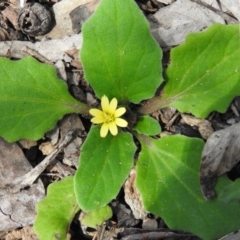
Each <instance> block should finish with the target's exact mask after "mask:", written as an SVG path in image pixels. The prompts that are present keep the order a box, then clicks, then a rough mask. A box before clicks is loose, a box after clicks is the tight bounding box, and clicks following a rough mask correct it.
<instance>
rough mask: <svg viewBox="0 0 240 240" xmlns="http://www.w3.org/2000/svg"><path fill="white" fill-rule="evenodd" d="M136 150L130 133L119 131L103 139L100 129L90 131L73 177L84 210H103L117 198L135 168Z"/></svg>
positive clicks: (80, 204)
mask: <svg viewBox="0 0 240 240" xmlns="http://www.w3.org/2000/svg"><path fill="white" fill-rule="evenodd" d="M135 151H136V146H135V145H134V142H133V139H132V136H131V134H129V133H123V132H120V133H119V134H118V135H117V136H112V135H111V134H108V135H107V136H106V137H105V138H101V137H100V127H99V126H94V127H92V128H91V130H90V132H89V133H88V137H87V139H86V141H85V142H84V144H83V146H82V149H81V155H80V160H79V167H78V169H77V172H76V174H75V178H74V188H75V194H76V198H77V202H78V204H79V206H80V208H81V209H82V210H83V211H85V212H88V211H92V210H95V209H98V208H100V207H103V206H105V205H106V204H107V203H109V202H110V201H111V200H112V199H113V198H115V197H116V195H117V194H118V192H119V190H120V188H121V186H122V184H123V182H124V181H125V179H126V178H127V176H128V173H129V172H130V170H131V168H132V167H133V157H134V153H135Z"/></svg>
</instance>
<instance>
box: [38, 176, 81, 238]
mask: <svg viewBox="0 0 240 240" xmlns="http://www.w3.org/2000/svg"><path fill="white" fill-rule="evenodd" d="M36 210H37V218H36V220H35V223H34V231H35V232H36V233H37V235H38V237H39V239H40V240H66V239H67V234H68V230H69V226H70V224H71V222H72V219H73V217H74V216H75V214H76V213H77V212H78V211H79V210H80V209H79V207H78V205H77V202H76V198H75V195H74V190H73V177H66V178H64V179H63V180H61V181H59V182H56V183H52V184H51V185H50V186H49V187H48V192H47V197H46V198H45V199H44V200H42V201H41V202H39V203H38V204H37V206H36Z"/></svg>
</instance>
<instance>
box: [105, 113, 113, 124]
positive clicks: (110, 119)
mask: <svg viewBox="0 0 240 240" xmlns="http://www.w3.org/2000/svg"><path fill="white" fill-rule="evenodd" d="M104 118H105V123H110V122H113V121H114V119H115V117H114V115H113V114H109V113H106V112H104Z"/></svg>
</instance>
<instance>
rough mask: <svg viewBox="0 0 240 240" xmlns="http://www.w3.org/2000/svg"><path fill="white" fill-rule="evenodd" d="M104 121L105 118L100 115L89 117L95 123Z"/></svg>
mask: <svg viewBox="0 0 240 240" xmlns="http://www.w3.org/2000/svg"><path fill="white" fill-rule="evenodd" d="M104 121H105V119H104V117H102V116H97V117H94V118H92V119H91V122H92V123H95V124H100V123H104Z"/></svg>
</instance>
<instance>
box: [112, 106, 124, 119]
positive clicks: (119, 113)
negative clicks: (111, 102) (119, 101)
mask: <svg viewBox="0 0 240 240" xmlns="http://www.w3.org/2000/svg"><path fill="white" fill-rule="evenodd" d="M125 112H126V108H125V107H120V108H118V109H117V110H116V111H115V113H114V116H115V117H120V116H122V115H123V114H124V113H125Z"/></svg>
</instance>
